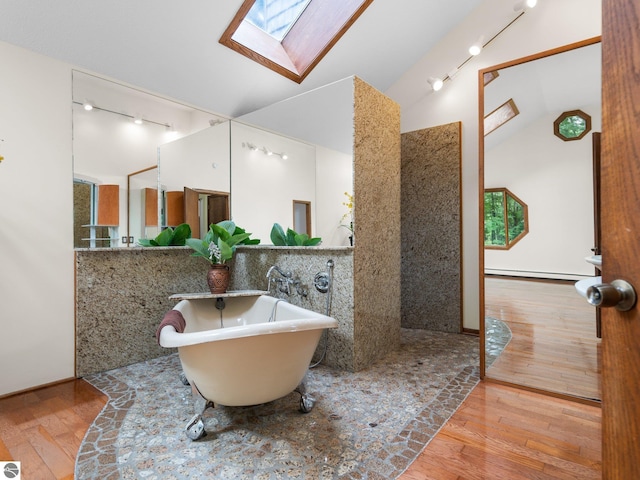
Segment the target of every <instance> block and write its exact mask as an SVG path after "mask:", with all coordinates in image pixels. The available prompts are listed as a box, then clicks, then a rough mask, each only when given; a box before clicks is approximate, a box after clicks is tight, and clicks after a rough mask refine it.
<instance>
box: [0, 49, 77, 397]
mask: <svg viewBox="0 0 640 480" xmlns="http://www.w3.org/2000/svg"><path fill="white" fill-rule="evenodd" d="M0 58H1V59H2V75H0V105H2V107H1V108H0V138H2V139H3V140H4V141H3V142H0V155H2V156H4V157H5V159H4V161H3V162H2V163H1V164H0V225H2V235H1V238H2V240H1V243H0V265H1V268H0V304H1V305H2V311H1V313H0V325H1V328H2V335H1V337H2V347H1V348H0V395H3V394H7V393H10V392H14V391H19V390H23V389H27V388H30V387H33V386H34V385H41V384H46V383H50V382H54V381H57V380H61V379H66V378H70V377H73V376H74V297H73V271H74V267H73V264H74V256H73V215H72V209H71V206H72V205H73V184H72V181H71V179H72V177H73V172H72V158H71V157H72V155H71V68H70V66H69V65H66V64H64V63H61V62H58V61H54V60H51V59H49V58H46V57H43V56H40V55H37V54H34V53H31V52H29V51H26V50H23V49H20V48H16V47H14V46H11V45H9V44H6V43H2V42H0Z"/></svg>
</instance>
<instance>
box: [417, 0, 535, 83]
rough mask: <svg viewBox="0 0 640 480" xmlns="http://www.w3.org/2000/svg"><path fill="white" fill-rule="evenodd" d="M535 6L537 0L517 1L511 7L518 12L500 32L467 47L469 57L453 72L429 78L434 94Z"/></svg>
mask: <svg viewBox="0 0 640 480" xmlns="http://www.w3.org/2000/svg"><path fill="white" fill-rule="evenodd" d="M537 4H538V0H518V1H517V2H516V3H515V4H514V6H513V10H514V11H516V12H519V13H518V15H516V17H515V18H514V19H512V20H511V21H510V22H509V23H508V24H507V25H505V26H504V27H503V28H502V29H501V30H500V31H498V33H496V34H495V35H494V36H493V37H491V38H490V39H489V40H487V41H486V42H485V37H484V35H483V36H481V37H480V38H479V39H478V41H477V42H475V43H474V44H473V45H471V46H470V47H469V55H471V56H470V57H469V58H467V59H466V60H465V61H464V62H462V63H461V64H460V65H458V67H457V68H454V69H453V70H451V71H450V72H449V73H448V74H447V75H446V76H445V77H444V78H442V79H440V78H437V77H430V78H429V80H428V82H429V85H431V89H432V90H433V91H434V92H437V91H439V90H441V89H442V87H443V86H444V82H446V81H447V80H453V77H454V76H455V75H457V73H458V72H459V71H460V69H461V68H462V67H463V66H464V65H466V64H467V62H469V61H470V60H471V59H472V58H473V57H474V56H476V55H479V54H480V52H481V51H482V49H483V48H485V47H486V46H487V45H489V44H490V43H491V42H493V41H494V40H495V39H496V38H497V37H498V36H499V35H500V34H501V33H502V32H504V31H505V30H506V29H507V28H509V27H510V26H511V25H513V24H514V23H515V21H516V20H518V19H519V18H520V17H521V16H522V15H524V14H525V11H526V10H527V9H528V8H533V7H535V6H536V5H537Z"/></svg>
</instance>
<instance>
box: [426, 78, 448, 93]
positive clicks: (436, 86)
mask: <svg viewBox="0 0 640 480" xmlns="http://www.w3.org/2000/svg"><path fill="white" fill-rule="evenodd" d="M429 85H431V88H432V89H433V91H434V92H437V91H438V90H441V89H442V87H443V86H444V81H443V80H442V79H441V78H434V77H431V78H430V79H429Z"/></svg>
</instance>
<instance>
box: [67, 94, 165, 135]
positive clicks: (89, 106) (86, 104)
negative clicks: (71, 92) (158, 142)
mask: <svg viewBox="0 0 640 480" xmlns="http://www.w3.org/2000/svg"><path fill="white" fill-rule="evenodd" d="M73 103H74V104H75V105H82V108H84V109H85V110H86V111H88V112H89V111H92V110H96V111H99V112H108V113H113V114H115V115H120V116H123V117H127V118H129V119H131V120H132V121H133V122H134V123H135V124H137V125H141V124H142V123H152V124H154V125H159V126H161V127H166V128H168V129H170V130H171V129H172V126H171V125H169V124H168V123H166V122H165V123H163V122H156V121H153V120H149V119H148V118H142V117H139V116H138V115H135V116H134V115H129V114H128V113H122V112H116V111H115V110H109V109H108V108H103V107H99V106H98V105H94V104H93V103H91V102H87V101H85V102H77V101H75V100H74V101H73Z"/></svg>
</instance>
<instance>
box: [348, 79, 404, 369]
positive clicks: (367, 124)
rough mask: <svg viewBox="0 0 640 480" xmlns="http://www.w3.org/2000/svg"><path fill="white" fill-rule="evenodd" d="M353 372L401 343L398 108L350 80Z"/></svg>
mask: <svg viewBox="0 0 640 480" xmlns="http://www.w3.org/2000/svg"><path fill="white" fill-rule="evenodd" d="M354 87H355V88H354V155H353V156H354V227H355V231H354V239H355V241H354V258H353V267H354V273H353V276H354V285H353V289H354V326H353V336H354V339H355V340H354V342H355V345H354V346H355V352H354V368H355V370H356V371H357V370H361V369H363V368H365V367H367V366H368V364H370V363H371V362H372V361H375V360H376V359H379V358H381V357H383V356H384V355H386V354H387V353H389V352H391V351H393V350H394V349H395V348H397V347H398V346H399V344H400V262H401V258H400V245H401V243H400V107H399V105H398V104H396V103H395V102H393V101H392V100H391V99H389V98H388V97H385V96H384V95H382V94H381V93H380V92H378V91H377V90H375V89H374V88H373V87H371V86H369V85H368V84H366V83H365V82H363V81H362V80H360V79H358V78H355V79H354Z"/></svg>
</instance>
